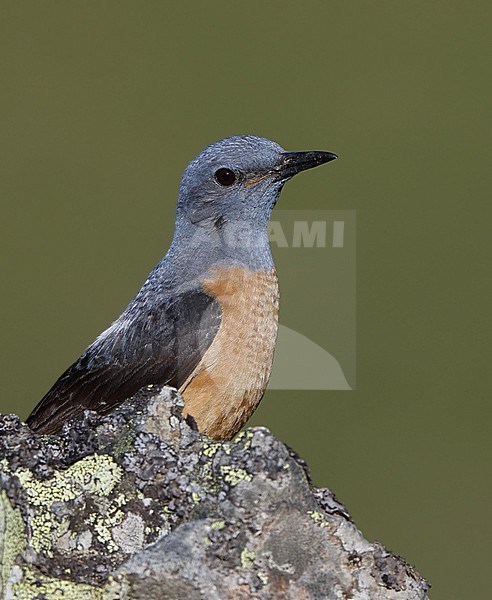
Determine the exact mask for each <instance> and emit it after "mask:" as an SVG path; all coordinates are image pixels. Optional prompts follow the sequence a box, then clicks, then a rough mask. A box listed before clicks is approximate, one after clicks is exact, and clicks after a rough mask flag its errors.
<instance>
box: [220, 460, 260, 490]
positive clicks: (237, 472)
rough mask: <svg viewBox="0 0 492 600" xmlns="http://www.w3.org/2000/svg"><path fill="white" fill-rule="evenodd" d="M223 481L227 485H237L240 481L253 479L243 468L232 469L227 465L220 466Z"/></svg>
mask: <svg viewBox="0 0 492 600" xmlns="http://www.w3.org/2000/svg"><path fill="white" fill-rule="evenodd" d="M220 470H221V473H222V476H223V478H224V481H225V482H226V483H228V484H229V485H232V486H234V485H237V484H238V483H239V482H240V481H251V479H253V477H252V475H250V474H249V473H248V472H247V471H246V470H245V469H234V468H233V467H230V466H228V465H224V466H222V467H220Z"/></svg>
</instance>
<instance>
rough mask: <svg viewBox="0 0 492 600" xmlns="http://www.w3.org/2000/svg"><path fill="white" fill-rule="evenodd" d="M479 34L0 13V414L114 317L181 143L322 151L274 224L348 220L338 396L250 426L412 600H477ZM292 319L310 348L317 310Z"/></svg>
mask: <svg viewBox="0 0 492 600" xmlns="http://www.w3.org/2000/svg"><path fill="white" fill-rule="evenodd" d="M491 16H492V14H491V10H490V9H489V7H488V6H487V3H486V2H469V3H465V2H455V1H452V2H449V1H448V2H444V1H428V0H427V1H426V2H424V1H416V2H408V1H405V2H403V1H386V0H385V1H375V2H372V3H369V2H362V1H359V2H314V1H310V2H286V1H282V2H279V1H275V2H268V3H266V2H251V1H250V2H247V3H240V2H208V3H201V2H183V3H175V2H164V1H158V2H155V1H148V0H147V1H145V2H137V1H136V0H135V1H133V2H127V1H118V2H114V1H104V2H95V1H83V2H82V1H80V2H79V1H77V2H73V1H65V2H53V1H46V0H45V1H43V2H29V1H22V0H13V1H6V0H2V1H1V2H0V61H1V66H0V198H1V220H0V244H1V261H2V262H1V264H2V294H1V304H0V306H1V314H2V318H1V336H2V338H1V339H2V344H1V368H2V383H1V385H2V391H1V395H2V404H1V409H2V410H3V411H15V412H18V413H20V414H21V415H22V416H26V415H27V413H28V411H29V410H30V408H32V407H33V405H34V404H35V403H36V402H37V400H39V399H40V397H41V396H42V395H43V394H44V392H45V391H46V390H47V389H48V388H49V387H50V385H51V384H52V383H53V381H54V380H55V379H56V377H57V376H58V375H59V374H60V373H61V372H62V370H64V369H65V368H66V367H67V366H68V365H69V364H70V363H71V362H72V361H73V360H74V359H76V358H77V357H78V356H79V354H80V353H81V351H82V350H83V349H84V348H85V347H86V345H87V344H89V343H90V342H91V341H92V340H93V339H94V337H95V336H96V335H97V334H98V333H99V332H100V331H102V329H103V328H105V327H106V326H107V325H108V324H109V323H110V322H111V321H112V320H113V319H114V318H115V317H116V316H118V314H119V313H120V311H121V310H122V309H123V308H124V306H125V305H126V303H127V302H128V301H129V300H130V299H131V298H132V296H133V295H134V293H135V292H136V291H137V290H138V288H139V286H140V284H141V283H142V282H143V280H144V279H145V277H146V275H147V273H148V271H149V270H150V269H151V268H152V267H153V266H154V264H155V263H156V262H157V260H158V259H159V258H160V257H161V255H162V254H163V253H164V251H165V249H166V247H167V244H168V243H169V241H170V238H171V234H172V225H173V218H174V217H173V214H174V203H175V197H176V190H177V186H178V181H179V177H180V175H181V172H182V170H183V168H184V167H185V165H186V164H187V163H188V161H189V160H190V159H191V158H192V157H193V156H194V155H195V154H196V153H197V152H198V151H199V150H200V149H201V148H202V147H203V146H204V145H206V144H207V143H209V142H212V141H214V140H216V139H219V138H221V137H225V136H228V135H231V134H237V133H254V134H257V135H263V136H266V137H270V138H272V139H274V140H276V141H278V142H279V143H280V144H281V145H283V146H284V147H285V148H287V149H289V150H293V149H327V150H331V151H333V152H337V153H338V154H339V155H340V159H339V160H338V161H336V162H335V163H332V164H330V165H329V166H326V167H325V168H320V169H316V170H314V171H311V172H310V173H306V174H303V175H300V176H299V177H297V178H296V179H295V180H294V181H292V182H291V183H290V184H289V185H288V186H287V187H286V189H285V190H284V192H283V194H282V198H281V206H282V207H283V208H287V209H296V208H303V209H309V210H316V209H340V210H343V209H355V210H356V211H357V253H358V256H357V390H356V391H351V392H350V391H349V392H316V393H314V392H309V393H303V392H290V393H287V392H271V393H267V395H266V396H265V398H264V400H263V402H262V405H261V408H260V409H259V410H258V412H257V413H256V414H255V416H254V418H253V423H254V424H262V425H266V426H268V427H269V428H270V429H271V430H272V431H273V432H274V433H275V434H276V435H278V436H279V437H280V438H281V439H282V440H284V441H285V442H286V443H288V444H290V445H291V446H292V447H293V448H295V449H296V450H297V452H299V453H300V454H301V456H303V458H305V459H306V460H307V461H308V463H309V464H310V466H311V468H312V472H313V477H314V480H315V482H316V483H317V484H319V485H325V486H329V487H331V488H332V489H333V490H335V492H336V493H337V495H338V496H339V497H340V499H341V500H342V501H343V502H345V503H346V504H347V506H348V507H349V509H350V511H351V512H352V514H353V516H354V518H355V520H356V522H357V524H358V526H359V527H360V528H361V529H362V530H363V532H364V533H365V535H366V536H367V537H368V538H369V539H379V540H382V541H383V542H384V543H385V544H386V545H387V546H388V547H389V548H390V549H392V550H394V551H395V552H397V553H400V554H402V555H403V556H405V557H406V558H407V559H408V560H409V561H410V562H411V563H414V564H415V565H416V566H417V568H418V570H419V571H420V572H421V573H422V575H424V576H425V577H427V578H428V579H429V580H430V581H431V583H432V584H433V588H432V591H431V597H432V598H433V599H446V600H450V599H454V598H472V597H473V598H487V597H489V595H490V589H487V586H488V585H489V581H490V578H489V577H488V576H486V572H487V571H489V570H490V564H489V563H490V560H489V555H490V541H491V530H490V517H489V507H490V500H489V498H490V495H491V493H492V485H491V481H490V458H491V455H490V445H489V437H490V433H489V428H490V419H491V416H492V414H491V413H492V410H491V406H490V401H489V398H488V393H487V392H488V391H489V389H488V388H490V368H489V356H488V353H487V351H488V350H489V343H488V342H489V340H488V339H487V336H486V333H485V332H486V326H487V325H490V319H489V310H490V299H489V292H490V283H489V278H488V275H489V269H490V249H491V248H490V237H491V236H490V217H491V210H490V198H489V181H488V179H489V178H488V175H489V172H490V154H489V150H490V120H489V113H488V111H487V108H488V106H487V105H488V104H489V103H490V95H491V84H490V70H489V69H490V54H489V39H488V38H489V33H490V27H489V26H490V18H491ZM300 204H302V207H301V206H300ZM334 285H336V282H330V281H326V294H327V295H328V294H329V293H330V289H332V288H333V286H334ZM303 293H308V290H306V289H299V290H298V294H303ZM304 318H305V319H306V327H307V328H310V327H311V328H312V324H313V323H316V326H317V327H319V329H320V330H321V331H322V328H323V322H324V314H323V304H322V303H318V305H317V308H316V310H309V311H306V314H305V316H304Z"/></svg>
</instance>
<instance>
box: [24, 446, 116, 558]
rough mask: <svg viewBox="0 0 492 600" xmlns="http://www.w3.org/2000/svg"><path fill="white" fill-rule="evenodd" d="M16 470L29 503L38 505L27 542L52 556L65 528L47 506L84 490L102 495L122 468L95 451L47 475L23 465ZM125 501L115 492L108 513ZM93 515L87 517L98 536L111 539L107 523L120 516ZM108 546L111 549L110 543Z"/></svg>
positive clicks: (105, 540)
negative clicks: (46, 477) (67, 466)
mask: <svg viewBox="0 0 492 600" xmlns="http://www.w3.org/2000/svg"><path fill="white" fill-rule="evenodd" d="M15 474H16V476H17V477H18V479H19V482H20V484H21V486H22V487H23V488H24V490H25V491H26V493H27V495H28V497H29V502H30V504H31V506H33V507H36V509H37V510H36V514H34V515H33V517H32V518H31V520H30V528H31V535H32V538H31V541H30V544H31V546H32V547H33V548H34V550H36V551H37V552H45V553H46V554H47V555H48V556H52V555H53V552H52V549H51V548H52V546H53V543H56V541H57V540H58V539H59V538H60V537H61V536H62V535H63V534H65V533H66V531H67V527H66V524H65V523H63V522H62V523H60V522H58V521H57V520H56V519H54V518H53V515H52V513H51V510H50V509H51V506H52V505H53V503H55V502H68V501H69V500H73V499H75V498H77V497H78V496H81V495H84V494H91V495H94V496H99V497H100V498H105V497H107V496H109V494H110V493H111V492H112V491H113V489H114V488H115V486H116V485H117V484H118V483H119V481H120V480H121V475H122V470H121V467H120V466H119V465H117V464H116V463H115V462H114V460H113V459H112V458H111V457H110V456H107V455H99V454H95V455H92V456H86V457H85V458H83V459H81V460H79V461H78V462H76V463H75V464H73V465H72V466H71V467H69V468H68V469H66V470H58V471H55V472H54V474H53V476H52V477H50V478H49V479H44V480H39V479H36V478H35V476H34V475H33V473H32V472H31V471H29V469H25V468H19V469H17V470H16V472H15ZM125 502H126V500H125V497H124V496H123V495H122V494H120V495H119V496H117V498H116V500H115V501H114V504H113V506H111V505H110V507H109V509H108V513H109V514H110V517H111V512H114V511H115V510H116V509H117V508H118V507H119V506H121V505H122V504H123V503H125ZM92 517H93V519H92V520H91V519H90V520H89V521H90V522H91V523H92V524H93V525H94V528H95V531H96V532H97V534H98V537H99V539H100V540H101V541H103V542H112V540H111V535H110V533H109V532H106V523H107V524H108V525H111V524H117V523H118V522H121V520H119V521H118V519H121V518H122V517H120V515H118V517H117V518H116V517H115V516H113V518H112V519H111V518H110V519H109V520H107V516H103V515H92ZM113 522H114V523H113ZM103 523H104V525H103ZM113 544H114V542H113ZM110 549H111V550H114V548H112V547H111V548H110ZM116 549H117V548H116Z"/></svg>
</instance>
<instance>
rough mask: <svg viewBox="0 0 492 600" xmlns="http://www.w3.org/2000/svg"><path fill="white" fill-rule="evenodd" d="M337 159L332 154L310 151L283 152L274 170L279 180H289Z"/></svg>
mask: <svg viewBox="0 0 492 600" xmlns="http://www.w3.org/2000/svg"><path fill="white" fill-rule="evenodd" d="M335 158H338V156H337V155H336V154H333V152H322V151H321V150H312V151H310V152H283V153H282V154H281V156H280V159H279V160H278V161H277V164H276V165H275V168H274V173H276V174H278V175H277V176H278V178H279V179H290V178H291V177H294V175H296V174H297V173H300V172H301V171H305V170H306V169H312V168H313V167H318V166H319V165H323V164H324V163H327V162H330V161H331V160H335Z"/></svg>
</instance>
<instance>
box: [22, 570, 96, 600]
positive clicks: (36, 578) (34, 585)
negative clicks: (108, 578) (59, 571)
mask: <svg viewBox="0 0 492 600" xmlns="http://www.w3.org/2000/svg"><path fill="white" fill-rule="evenodd" d="M10 597H11V598H13V599H15V600H28V599H29V600H30V599H31V598H49V599H50V600H102V599H103V598H104V591H103V590H102V589H101V588H96V587H93V586H91V585H88V584H86V583H73V582H72V581H66V580H64V579H52V578H50V577H45V576H44V575H41V574H38V573H34V572H33V571H31V570H29V569H28V570H26V571H24V573H23V577H22V580H21V581H20V582H18V583H15V584H13V585H12V586H11V589H10Z"/></svg>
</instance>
